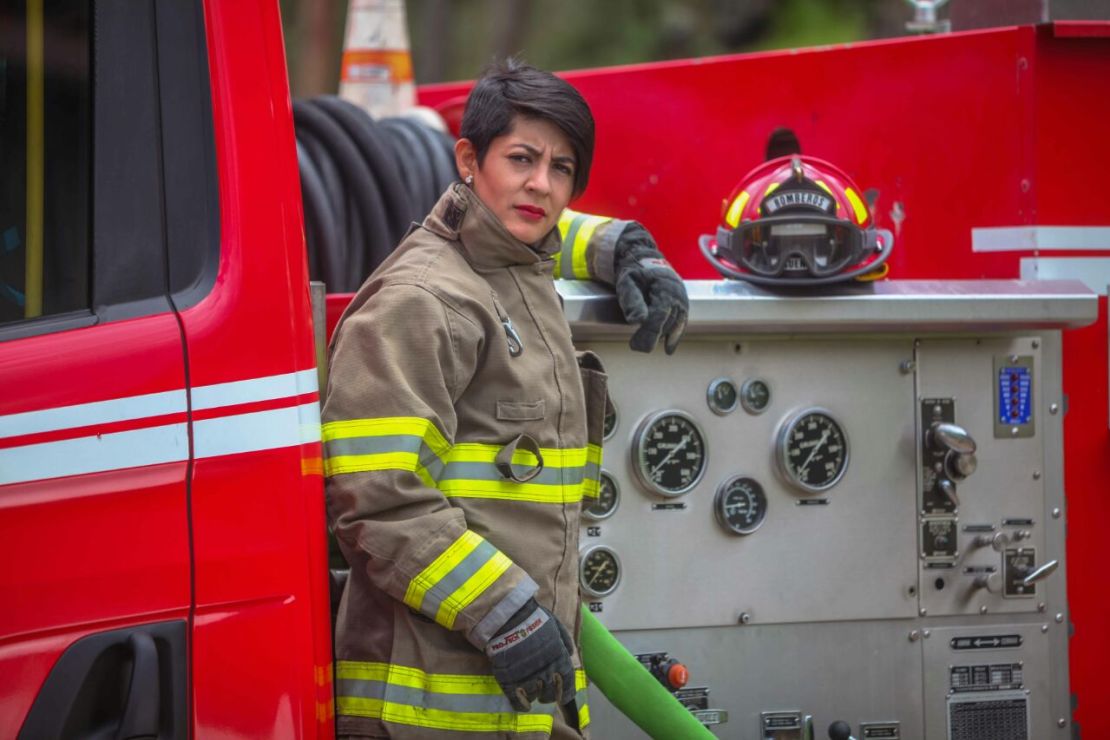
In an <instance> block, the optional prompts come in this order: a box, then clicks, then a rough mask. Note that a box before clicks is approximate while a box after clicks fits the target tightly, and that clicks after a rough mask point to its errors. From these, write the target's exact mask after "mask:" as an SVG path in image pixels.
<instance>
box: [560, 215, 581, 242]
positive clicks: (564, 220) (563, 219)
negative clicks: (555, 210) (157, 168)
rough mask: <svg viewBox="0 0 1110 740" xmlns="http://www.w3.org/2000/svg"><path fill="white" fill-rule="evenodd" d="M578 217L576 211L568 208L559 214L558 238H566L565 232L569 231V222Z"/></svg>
mask: <svg viewBox="0 0 1110 740" xmlns="http://www.w3.org/2000/svg"><path fill="white" fill-rule="evenodd" d="M578 215H580V214H579V213H578V211H572V210H571V209H569V208H564V209H563V212H562V213H560V214H559V237H560V238H561V239H566V238H567V231H569V230H570V222H571V221H573V220H574V217H575V216H578Z"/></svg>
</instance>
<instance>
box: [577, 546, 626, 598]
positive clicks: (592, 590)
mask: <svg viewBox="0 0 1110 740" xmlns="http://www.w3.org/2000/svg"><path fill="white" fill-rule="evenodd" d="M578 580H579V582H580V583H581V584H582V590H583V591H585V592H586V593H587V594H589V595H590V596H608V595H609V594H611V593H613V592H614V591H616V590H617V584H619V583H620V582H621V561H620V559H618V558H617V554H616V553H615V552H613V551H612V550H610V549H609V548H608V547H603V546H601V545H595V546H594V547H591V548H589V549H588V550H586V551H585V552H583V553H582V556H581V558H580V561H579V564H578Z"/></svg>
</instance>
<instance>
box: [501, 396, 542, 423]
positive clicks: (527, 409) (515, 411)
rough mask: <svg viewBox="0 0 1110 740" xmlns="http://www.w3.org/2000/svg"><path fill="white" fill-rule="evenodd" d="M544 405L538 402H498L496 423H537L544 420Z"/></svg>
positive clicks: (540, 401)
mask: <svg viewBox="0 0 1110 740" xmlns="http://www.w3.org/2000/svg"><path fill="white" fill-rule="evenodd" d="M545 413H546V412H545V404H544V400H543V399H542V398H541V399H540V400H538V401H498V402H497V419H498V421H539V420H540V419H543V418H544V415H545Z"/></svg>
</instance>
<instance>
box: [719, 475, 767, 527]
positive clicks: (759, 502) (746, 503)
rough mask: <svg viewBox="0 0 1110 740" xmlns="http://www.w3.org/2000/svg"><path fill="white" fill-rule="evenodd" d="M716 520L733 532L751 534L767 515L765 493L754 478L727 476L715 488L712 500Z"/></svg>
mask: <svg viewBox="0 0 1110 740" xmlns="http://www.w3.org/2000/svg"><path fill="white" fill-rule="evenodd" d="M713 512H714V513H715V514H716V516H717V522H718V523H719V524H720V525H721V526H722V527H724V528H725V529H726V530H728V531H729V532H732V533H734V534H751V533H752V532H754V531H755V530H757V529H759V526H760V525H761V524H763V518H764V517H765V516H767V494H765V493H764V492H763V486H761V485H759V481H757V480H755V479H754V478H748V477H745V476H742V475H738V476H735V477H733V478H729V479H728V480H726V481H725V482H724V483H722V484H721V487H720V488H718V489H717V497H716V499H715V500H714V501H713Z"/></svg>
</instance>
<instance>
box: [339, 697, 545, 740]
mask: <svg viewBox="0 0 1110 740" xmlns="http://www.w3.org/2000/svg"><path fill="white" fill-rule="evenodd" d="M336 706H337V707H338V709H339V712H340V713H341V714H346V715H352V716H357V717H371V718H374V719H382V720H384V721H386V722H395V723H397V724H400V725H412V726H414V727H428V728H432V729H437V730H462V731H467V732H520V733H525V732H546V733H550V732H551V728H552V725H553V723H554V719H553V718H552V716H551V715H547V714H517V713H515V712H497V713H485V712H449V711H447V710H445V709H430V708H425V707H414V706H410V705H408V704H397V703H394V702H390V701H384V700H382V699H365V698H362V697H355V696H341V697H338V698H337V699H336Z"/></svg>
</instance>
